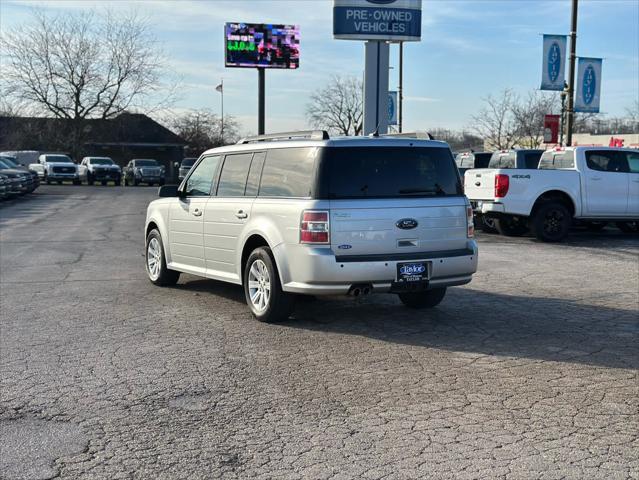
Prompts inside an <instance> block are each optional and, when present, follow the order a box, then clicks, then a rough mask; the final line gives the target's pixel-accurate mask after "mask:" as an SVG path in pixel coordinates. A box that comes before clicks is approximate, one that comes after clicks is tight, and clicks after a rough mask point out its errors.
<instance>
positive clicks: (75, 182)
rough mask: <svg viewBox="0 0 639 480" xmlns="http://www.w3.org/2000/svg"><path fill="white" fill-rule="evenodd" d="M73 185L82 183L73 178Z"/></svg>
mask: <svg viewBox="0 0 639 480" xmlns="http://www.w3.org/2000/svg"><path fill="white" fill-rule="evenodd" d="M73 185H82V182H81V181H80V180H73Z"/></svg>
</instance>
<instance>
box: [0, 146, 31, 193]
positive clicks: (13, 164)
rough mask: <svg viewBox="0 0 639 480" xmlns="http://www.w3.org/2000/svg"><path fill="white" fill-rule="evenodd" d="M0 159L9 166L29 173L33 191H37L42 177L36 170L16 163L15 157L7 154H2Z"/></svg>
mask: <svg viewBox="0 0 639 480" xmlns="http://www.w3.org/2000/svg"><path fill="white" fill-rule="evenodd" d="M0 161H1V162H2V163H3V164H5V165H6V166H7V167H8V168H11V169H14V170H19V171H21V172H24V173H26V174H28V175H29V176H30V177H31V179H32V181H33V182H32V184H31V186H30V188H31V192H33V191H35V189H36V188H38V187H39V186H40V177H39V176H38V174H37V173H36V172H33V171H31V170H29V169H28V168H27V167H25V166H23V165H20V164H18V163H16V162H15V158H14V157H10V156H7V155H0Z"/></svg>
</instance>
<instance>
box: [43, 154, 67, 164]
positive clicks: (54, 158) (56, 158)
mask: <svg viewBox="0 0 639 480" xmlns="http://www.w3.org/2000/svg"><path fill="white" fill-rule="evenodd" d="M44 158H45V161H47V162H53V163H72V160H71V159H70V158H69V157H67V156H66V155H46V156H45V157H44Z"/></svg>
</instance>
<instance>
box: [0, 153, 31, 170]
mask: <svg viewBox="0 0 639 480" xmlns="http://www.w3.org/2000/svg"><path fill="white" fill-rule="evenodd" d="M0 156H5V157H11V158H12V159H13V161H14V162H16V163H17V164H18V165H21V166H23V167H28V166H29V165H31V164H32V163H38V157H39V156H40V152H39V151H37V150H12V151H10V152H0Z"/></svg>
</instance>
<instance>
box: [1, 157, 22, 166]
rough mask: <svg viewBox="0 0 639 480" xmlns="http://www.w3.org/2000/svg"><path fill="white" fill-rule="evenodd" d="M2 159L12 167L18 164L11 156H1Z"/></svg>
mask: <svg viewBox="0 0 639 480" xmlns="http://www.w3.org/2000/svg"><path fill="white" fill-rule="evenodd" d="M0 161H2V163H4V164H5V165H8V166H9V167H11V168H14V167H17V166H18V164H17V163H16V162H14V161H13V160H12V159H11V158H9V157H0Z"/></svg>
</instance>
